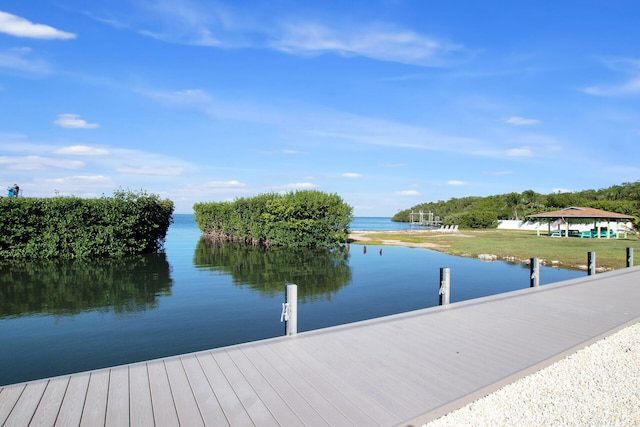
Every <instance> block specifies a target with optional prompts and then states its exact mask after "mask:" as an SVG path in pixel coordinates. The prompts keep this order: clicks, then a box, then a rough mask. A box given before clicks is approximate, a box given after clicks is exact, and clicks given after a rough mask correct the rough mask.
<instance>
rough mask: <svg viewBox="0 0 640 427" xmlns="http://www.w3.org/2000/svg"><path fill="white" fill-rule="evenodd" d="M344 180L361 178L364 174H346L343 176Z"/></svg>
mask: <svg viewBox="0 0 640 427" xmlns="http://www.w3.org/2000/svg"><path fill="white" fill-rule="evenodd" d="M342 177H343V178H361V177H362V174H359V173H355V172H345V173H343V174H342Z"/></svg>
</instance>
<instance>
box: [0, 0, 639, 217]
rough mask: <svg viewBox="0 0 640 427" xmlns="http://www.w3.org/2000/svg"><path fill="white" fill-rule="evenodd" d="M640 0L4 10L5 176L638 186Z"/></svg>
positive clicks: (374, 190) (47, 4)
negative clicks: (639, 41) (623, 184)
mask: <svg viewBox="0 0 640 427" xmlns="http://www.w3.org/2000/svg"><path fill="white" fill-rule="evenodd" d="M639 17H640V3H639V2H637V1H636V0H607V1H598V0H590V1H577V0H568V1H560V2H540V1H532V0H531V1H529V0H524V1H510V2H508V1H497V0H495V1H459V0H452V1H444V0H441V1H435V0H434V1H425V0H415V1H402V0H372V1H366V2H364V1H333V0H326V1H322V2H300V1H289V0H265V1H262V0H257V1H233V2H232V1H226V2H225V1H220V2H218V1H210V0H127V1H125V0H93V1H91V2H87V1H80V0H52V1H48V0H33V1H24V0H3V1H2V3H1V4H0V113H1V114H0V185H5V186H10V185H12V184H13V183H14V182H15V183H18V184H19V185H20V186H21V188H22V190H23V195H24V196H35V197H51V196H54V195H56V194H59V195H75V196H81V197H99V196H101V195H103V194H105V195H111V194H113V191H114V190H117V189H130V190H134V191H137V190H140V189H144V190H145V191H147V192H150V193H156V194H159V195H160V196H161V197H163V198H169V199H171V200H173V201H174V202H175V204H176V212H191V211H192V206H193V203H195V202H207V201H223V200H233V199H235V198H237V197H251V196H254V195H257V194H261V193H265V192H281V191H290V190H299V189H317V190H321V191H325V192H330V193H337V194H339V195H340V196H341V197H342V198H343V199H344V200H345V201H346V202H347V203H348V204H350V205H351V206H353V207H354V213H355V214H356V215H358V216H390V215H393V214H394V213H395V212H397V211H398V210H401V209H406V208H409V207H411V206H413V205H416V204H418V203H422V202H430V201H438V200H447V199H450V198H452V197H465V196H486V195H493V194H502V193H507V192H512V191H515V192H522V191H525V190H529V189H532V190H534V191H536V192H539V193H545V194H546V193H551V192H556V191H579V190H584V189H590V188H594V189H598V188H605V187H608V186H611V185H615V184H621V183H623V182H635V181H637V180H638V179H640V161H639V160H640V148H639V147H640V102H639V101H640V44H638V40H640V25H638V19H639Z"/></svg>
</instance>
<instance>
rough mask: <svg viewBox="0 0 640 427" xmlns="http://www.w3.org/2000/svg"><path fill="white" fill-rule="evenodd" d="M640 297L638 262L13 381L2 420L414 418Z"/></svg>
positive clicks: (517, 373) (581, 337) (604, 327)
mask: <svg viewBox="0 0 640 427" xmlns="http://www.w3.org/2000/svg"><path fill="white" fill-rule="evenodd" d="M638 300H640V267H634V268H629V269H624V270H618V271H615V272H611V273H604V274H598V275H596V276H589V277H584V278H579V279H573V280H569V281H565V282H561V283H557V284H552V285H545V286H542V287H539V288H532V289H529V288H527V289H523V290H521V291H515V292H509V293H506V294H502V295H496V296H493V297H485V298H479V299H477V300H472V301H465V302H461V303H456V304H452V305H449V306H446V307H433V308H430V309H425V310H417V311H415V312H410V313H404V314H399V315H394V316H387V317H384V318H380V319H372V320H368V321H364V322H357V323H354V324H350V325H342V326H337V327H333V328H327V329H322V330H318V331H310V332H305V333H301V334H298V335H297V336H294V337H279V338H272V339H268V340H263V341H258V342H253V343H246V344H240V345H236V346H231V347H225V348H220V349H215V350H211V351H204V352H198V353H192V354H188V355H182V356H175V357H172V358H166V359H160V360H155V361H150V362H145V363H138V364H132V365H127V366H121V367H114V368H110V369H105V370H97V371H93V372H90V373H80V374H74V375H71V376H63V377H58V378H53V379H49V380H39V381H33V382H29V383H25V384H16V385H10V386H5V387H1V388H0V424H3V422H5V421H6V423H4V424H3V425H26V424H28V423H29V421H32V422H33V423H34V424H36V425H53V423H58V425H77V424H78V422H80V420H81V419H82V422H83V423H84V424H85V425H100V420H103V421H104V424H106V425H116V426H120V425H128V424H129V423H131V425H179V424H181V425H193V424H194V423H198V424H204V425H215V426H218V425H222V426H224V425H229V426H243V427H244V426H248V425H259V426H262V425H287V426H289V425H309V426H319V425H339V426H343V425H416V424H422V423H424V422H426V421H429V420H431V419H434V418H437V417H438V416H440V415H443V414H445V413H447V412H449V411H451V410H453V409H456V408H458V407H460V406H463V405H464V404H466V403H469V402H471V401H473V400H475V399H477V398H479V397H481V396H483V395H485V394H487V393H490V392H491V391H494V390H496V389H498V388H500V387H502V386H504V385H506V384H508V383H510V382H512V381H515V380H516V379H518V378H521V377H523V376H526V375H528V374H529V373H532V372H534V371H536V370H538V369H540V368H542V367H544V366H548V365H550V364H551V363H553V362H555V361H557V360H559V359H561V358H562V357H564V356H566V355H568V354H571V353H573V352H575V351H577V350H578V349H580V348H583V347H584V346H586V345H588V344H591V343H592V342H595V341H597V340H599V339H602V338H603V337H605V336H607V335H610V334H612V333H614V332H616V331H617V330H619V329H621V328H623V327H625V326H627V325H630V324H632V323H635V322H638V321H640V304H638ZM58 408H59V409H58ZM129 411H131V412H129ZM80 417H82V418H80Z"/></svg>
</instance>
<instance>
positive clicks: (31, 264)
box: [0, 254, 173, 318]
mask: <svg viewBox="0 0 640 427" xmlns="http://www.w3.org/2000/svg"><path fill="white" fill-rule="evenodd" d="M172 284H173V282H172V279H171V274H170V267H169V263H168V262H167V260H166V257H165V254H148V255H141V256H135V257H127V258H121V259H95V260H89V261H79V260H71V261H63V260H35V261H15V260H12V261H7V260H3V261H0V318H12V317H23V316H33V315H52V316H69V315H76V314H79V313H82V312H87V311H98V312H109V311H112V312H114V313H116V314H130V313H135V312H140V311H145V310H152V309H156V308H157V307H158V302H157V297H158V296H161V295H170V294H171V286H172Z"/></svg>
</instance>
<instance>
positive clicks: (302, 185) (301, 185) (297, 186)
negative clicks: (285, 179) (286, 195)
mask: <svg viewBox="0 0 640 427" xmlns="http://www.w3.org/2000/svg"><path fill="white" fill-rule="evenodd" d="M315 187H316V185H315V184H313V183H311V182H292V183H289V184H287V185H285V186H284V188H285V189H286V190H310V189H312V188H315Z"/></svg>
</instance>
